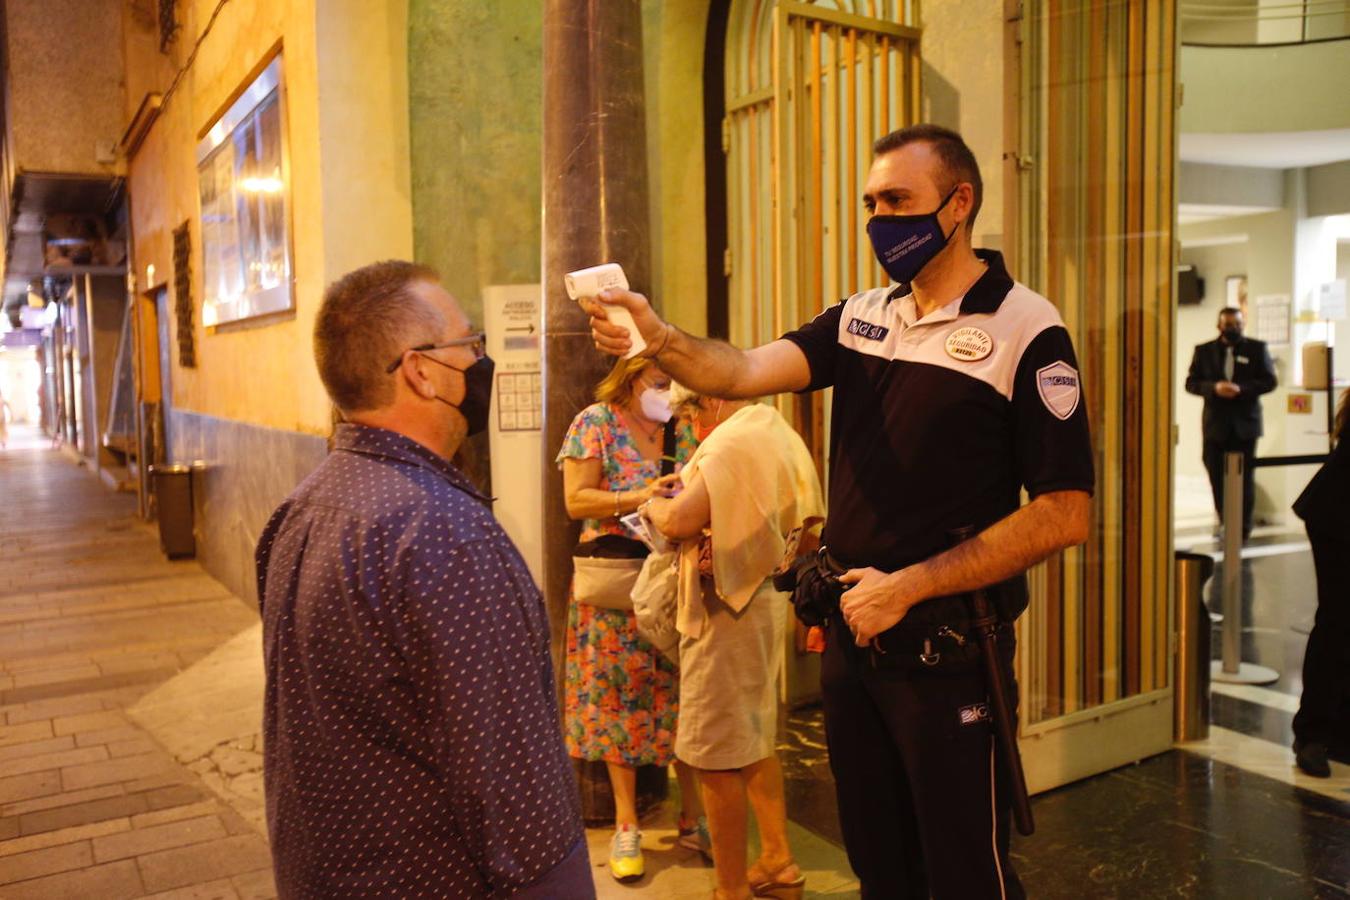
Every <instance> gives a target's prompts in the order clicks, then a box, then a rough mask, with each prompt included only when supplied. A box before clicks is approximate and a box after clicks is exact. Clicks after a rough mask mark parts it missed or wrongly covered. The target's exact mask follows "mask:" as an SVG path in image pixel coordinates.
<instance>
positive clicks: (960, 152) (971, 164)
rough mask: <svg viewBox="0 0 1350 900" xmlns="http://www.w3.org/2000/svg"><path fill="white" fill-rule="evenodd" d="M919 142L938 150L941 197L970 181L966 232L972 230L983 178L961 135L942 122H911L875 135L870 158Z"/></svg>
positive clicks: (982, 187) (980, 199) (979, 205)
mask: <svg viewBox="0 0 1350 900" xmlns="http://www.w3.org/2000/svg"><path fill="white" fill-rule="evenodd" d="M920 141H922V142H923V143H925V144H929V145H930V146H932V148H933V150H934V152H936V153H937V157H938V161H939V163H940V164H941V167H942V171H941V172H940V173H939V183H938V189H939V190H940V191H941V192H942V194H943V195H944V196H945V195H946V194H947V192H948V191H950V190H951V189H952V188H954V187H956V186H957V185H958V184H960V183H961V182H963V181H965V182H969V183H970V186H971V188H972V192H973V194H974V198H973V202H972V203H971V206H970V218H968V219H966V229H967V231H968V232H969V231H973V230H974V228H975V217H976V216H977V215H979V213H980V207H981V206H982V205H983V204H984V180H983V179H982V178H980V164H979V163H977V162H976V161H975V154H974V153H971V152H970V148H969V147H967V146H966V142H965V140H964V139H963V138H962V137H961V135H959V134H957V133H956V132H955V131H952V130H951V129H950V128H943V127H942V126H941V125H932V124H928V123H921V124H918V125H910V126H908V127H906V128H901V129H898V130H896V131H892V132H891V133H890V134H888V135H885V136H883V137H879V138H877V140H876V143H874V144H872V158H873V159H875V158H876V157H878V156H885V155H886V154H887V153H890V152H891V151H892V150H899V149H900V148H901V147H904V146H905V145H907V144H913V143H917V142H920Z"/></svg>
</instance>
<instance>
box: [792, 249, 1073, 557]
mask: <svg viewBox="0 0 1350 900" xmlns="http://www.w3.org/2000/svg"><path fill="white" fill-rule="evenodd" d="M977 254H978V255H979V257H980V258H981V259H982V260H984V261H985V262H986V263H987V264H988V267H989V268H988V270H987V271H986V272H985V273H984V275H983V276H981V277H980V279H979V280H978V281H977V282H976V283H975V284H974V285H973V286H972V287H971V288H970V290H969V291H967V293H966V294H965V295H964V296H963V297H960V298H958V299H956V300H953V301H952V302H951V303H949V304H948V305H947V306H944V307H943V308H941V309H938V310H935V311H933V312H931V313H929V314H928V315H927V316H924V317H923V318H919V315H918V310H917V306H916V304H915V301H914V297H913V295H912V294H909V293H906V288H905V287H903V286H900V287H896V286H891V287H889V288H877V289H874V290H870V291H864V292H862V293H860V294H854V295H853V296H852V297H849V298H848V299H847V300H843V301H841V302H839V303H837V304H836V305H834V306H832V307H831V308H829V309H827V310H825V311H824V312H822V313H821V314H820V315H818V316H817V317H816V318H815V319H814V320H813V321H811V322H810V323H808V324H806V325H804V326H803V327H802V328H800V329H798V330H796V331H793V332H789V333H788V334H786V335H784V337H785V338H786V339H787V340H789V341H792V342H793V343H794V344H796V345H797V346H798V347H800V348H801V349H802V352H803V353H805V354H806V359H807V362H808V363H809V365H810V368H811V383H810V385H809V386H808V387H807V389H806V390H808V391H814V390H820V389H821V388H825V387H833V388H834V401H833V406H832V416H833V418H832V422H831V432H832V433H831V438H830V451H831V462H830V498H829V519H828V521H827V523H826V526H825V534H824V541H825V543H826V544H827V545H828V546H829V548H830V551H831V553H832V555H834V556H835V558H836V559H838V560H839V561H840V562H842V563H845V564H847V565H850V566H876V567H877V568H879V569H882V570H883V571H893V570H895V569H898V568H903V567H904V566H907V565H911V564H913V563H914V562H917V561H919V560H922V559H925V558H927V557H929V556H932V555H934V554H935V553H938V552H941V551H942V550H944V549H946V548H947V547H948V546H949V545H950V543H951V541H952V537H951V534H952V532H953V531H955V530H956V529H959V528H961V527H963V526H972V525H973V526H975V527H977V528H983V527H985V526H987V525H989V524H992V523H993V522H995V521H997V520H998V519H1001V518H1003V517H1005V516H1007V515H1008V514H1009V513H1011V512H1013V511H1014V510H1016V509H1017V507H1018V505H1019V504H1020V502H1021V495H1020V490H1021V488H1024V487H1025V488H1026V490H1027V492H1028V493H1029V494H1030V495H1031V496H1032V497H1035V496H1036V495H1038V494H1042V493H1045V492H1047V491H1061V490H1081V491H1089V492H1090V491H1091V490H1092V486H1093V466H1092V446H1091V443H1090V442H1089V438H1088V422H1087V413H1086V411H1085V410H1084V408H1083V402H1082V385H1081V381H1080V378H1079V374H1078V361H1077V359H1076V358H1075V356H1074V352H1073V344H1072V343H1071V341H1070V340H1069V333H1068V331H1067V330H1066V329H1065V328H1064V322H1063V320H1062V319H1061V318H1060V316H1059V312H1058V310H1056V309H1055V307H1054V306H1053V305H1052V304H1051V303H1050V301H1048V300H1046V299H1045V298H1044V297H1042V296H1040V295H1039V294H1037V293H1035V292H1034V291H1032V290H1031V289H1029V288H1027V287H1026V286H1025V285H1022V284H1018V283H1017V282H1015V281H1013V280H1012V278H1011V277H1010V276H1009V275H1008V271H1007V269H1005V268H1004V265H1003V258H1002V256H1001V255H1000V254H998V253H995V252H992V251H977Z"/></svg>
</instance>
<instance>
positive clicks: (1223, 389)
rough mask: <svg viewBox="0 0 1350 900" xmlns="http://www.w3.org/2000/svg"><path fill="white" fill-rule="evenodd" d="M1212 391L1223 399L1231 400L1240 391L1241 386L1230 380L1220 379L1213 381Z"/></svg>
mask: <svg viewBox="0 0 1350 900" xmlns="http://www.w3.org/2000/svg"><path fill="white" fill-rule="evenodd" d="M1214 393H1215V394H1218V395H1219V396H1220V397H1222V398H1223V399H1225V400H1232V399H1233V398H1234V397H1236V396H1237V395H1238V394H1240V393H1242V388H1240V387H1238V386H1237V385H1236V384H1234V383H1233V382H1231V381H1220V382H1217V383H1215V385H1214Z"/></svg>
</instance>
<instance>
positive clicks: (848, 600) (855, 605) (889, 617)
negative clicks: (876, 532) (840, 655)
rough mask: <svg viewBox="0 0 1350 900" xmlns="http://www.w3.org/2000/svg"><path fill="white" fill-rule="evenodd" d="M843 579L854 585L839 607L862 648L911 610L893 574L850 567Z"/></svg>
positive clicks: (846, 582) (840, 577) (841, 600)
mask: <svg viewBox="0 0 1350 900" xmlns="http://www.w3.org/2000/svg"><path fill="white" fill-rule="evenodd" d="M839 580H840V581H841V582H843V583H844V584H847V585H851V587H850V588H849V589H848V590H846V591H844V596H843V597H842V598H840V600H839V609H840V611H841V612H843V614H844V621H845V622H846V623H848V627H849V629H850V630H851V631H852V632H853V639H854V641H855V642H857V644H858V646H859V647H866V646H867V645H868V644H870V643H871V642H872V638H874V637H876V636H877V635H879V634H881V633H882V632H883V631H885V630H886V629H887V628H890V627H891V626H892V625H894V624H895V623H896V622H899V621H900V620H901V619H903V618H904V617H905V613H906V612H908V611H909V607H908V606H907V605H906V604H905V603H904V598H903V597H901V596H899V595H898V594H897V593H896V590H895V585H894V584H893V579H892V576H890V575H887V574H886V573H885V572H882V571H880V570H879V569H872V568H867V569H849V570H848V571H847V572H845V573H844V574H843V575H840V576H839Z"/></svg>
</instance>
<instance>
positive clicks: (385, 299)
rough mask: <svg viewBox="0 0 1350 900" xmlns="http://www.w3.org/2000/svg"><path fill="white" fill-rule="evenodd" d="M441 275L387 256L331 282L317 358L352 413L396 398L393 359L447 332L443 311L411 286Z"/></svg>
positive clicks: (318, 321) (319, 323)
mask: <svg viewBox="0 0 1350 900" xmlns="http://www.w3.org/2000/svg"><path fill="white" fill-rule="evenodd" d="M439 280H440V276H439V275H437V273H436V271H435V270H434V269H432V268H430V267H428V266H424V265H421V264H419V263H414V262H406V261H403V260H385V261H384V262H377V263H371V264H370V265H368V266H362V267H361V268H359V269H356V270H354V271H352V272H348V273H347V274H346V275H343V276H342V277H341V278H339V279H338V280H337V281H335V282H333V283H332V284H331V285H329V287H328V290H326V291H324V295H323V305H322V306H320V307H319V314H318V316H317V317H316V318H315V320H314V362H315V364H316V365H317V366H318V368H319V378H321V379H322V380H323V386H324V389H325V390H327V391H328V396H329V398H330V399H332V401H333V405H334V406H336V407H337V408H338V409H339V410H341V411H342V412H344V413H352V412H362V411H366V410H372V409H379V408H381V407H383V406H387V405H388V404H389V403H391V402H392V401H393V399H394V379H393V377H392V376H390V375H389V374H388V372H387V371H386V369H387V368H388V366H389V363H390V362H391V361H393V360H394V359H397V358H398V355H399V354H400V353H402V352H403V351H404V350H407V349H409V348H410V347H416V346H418V345H419V344H430V343H433V342H435V341H437V340H439V339H440V337H441V335H442V334H443V333H444V332H445V328H446V325H447V323H446V320H445V316H444V315H443V314H442V313H441V311H440V310H438V309H436V308H435V307H434V306H432V305H431V304H429V303H427V302H426V301H425V300H423V299H422V298H421V297H419V296H417V294H415V293H414V292H413V291H412V290H411V288H412V286H413V285H414V284H415V283H417V282H419V281H429V282H436V281H439Z"/></svg>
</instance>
